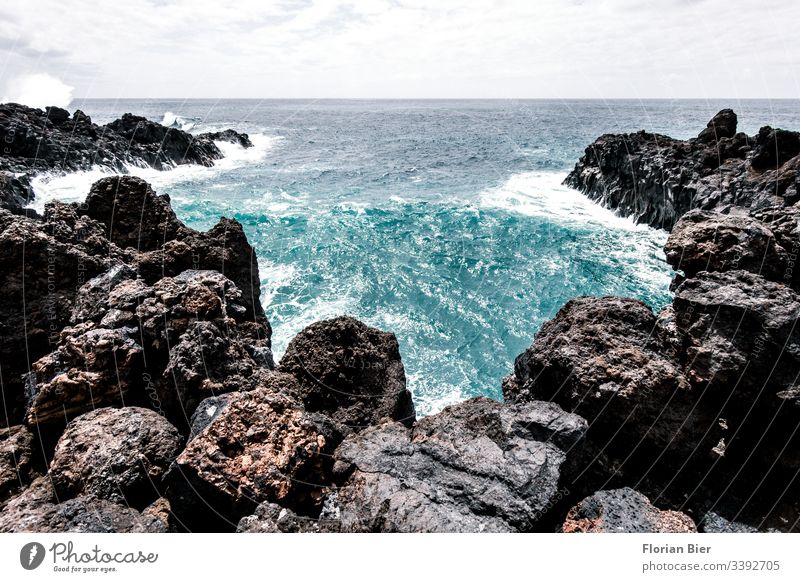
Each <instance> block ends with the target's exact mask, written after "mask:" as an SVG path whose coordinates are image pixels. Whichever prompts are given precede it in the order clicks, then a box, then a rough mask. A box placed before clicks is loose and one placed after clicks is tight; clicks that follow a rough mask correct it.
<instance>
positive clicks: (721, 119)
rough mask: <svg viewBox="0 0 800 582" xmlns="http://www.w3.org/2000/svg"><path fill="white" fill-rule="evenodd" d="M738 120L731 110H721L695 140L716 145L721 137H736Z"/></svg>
mask: <svg viewBox="0 0 800 582" xmlns="http://www.w3.org/2000/svg"><path fill="white" fill-rule="evenodd" d="M737 124H738V119H737V117H736V113H734V111H733V109H723V110H722V111H720V112H719V113H717V114H716V115H715V116H714V117H712V118H711V121H709V122H708V125H707V126H706V128H705V129H704V130H703V131H701V132H700V133H699V134H698V136H697V140H698V141H701V142H705V143H716V142H717V141H719V140H720V139H722V138H723V137H733V136H735V135H736V126H737Z"/></svg>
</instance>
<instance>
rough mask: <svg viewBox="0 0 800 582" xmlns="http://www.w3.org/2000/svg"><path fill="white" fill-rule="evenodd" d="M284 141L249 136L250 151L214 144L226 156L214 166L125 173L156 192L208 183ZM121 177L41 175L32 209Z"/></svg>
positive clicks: (104, 172) (34, 183)
mask: <svg viewBox="0 0 800 582" xmlns="http://www.w3.org/2000/svg"><path fill="white" fill-rule="evenodd" d="M282 139H283V138H282V137H279V136H268V135H263V134H254V135H252V136H250V140H251V141H252V142H253V147H251V148H243V147H241V146H240V145H237V144H232V143H228V142H215V143H216V144H217V146H218V147H219V148H220V150H221V151H222V153H223V155H224V156H225V157H223V158H222V159H220V160H217V161H216V163H215V164H214V165H213V166H211V167H206V166H199V165H194V164H185V165H181V166H176V167H175V168H172V169H170V170H156V169H154V168H149V167H148V168H141V167H138V166H128V167H127V168H126V172H125V173H127V174H130V175H132V176H138V177H140V178H143V179H144V180H147V181H148V182H149V183H150V184H151V185H152V186H153V187H154V188H155V189H156V190H159V189H163V188H166V187H169V186H171V185H173V184H180V183H185V182H193V181H197V180H207V179H210V178H213V177H215V176H217V175H219V174H221V173H224V172H229V171H231V170H234V169H236V168H240V167H242V166H245V165H248V164H252V163H255V162H258V161H260V160H262V159H264V158H265V157H266V155H267V153H268V152H269V151H270V150H271V149H272V148H273V147H274V146H275V144H277V143H278V142H279V141H280V140H282ZM118 174H120V172H118V171H116V170H113V169H110V168H103V167H96V168H94V169H92V170H86V171H81V172H71V173H69V174H40V175H39V176H36V177H35V178H34V179H33V180H31V187H32V188H33V191H34V193H35V194H36V197H35V199H34V200H33V202H32V203H31V204H30V205H29V206H30V208H33V209H35V210H37V211H38V212H42V211H43V210H44V205H45V204H46V203H47V202H50V201H51V200H60V201H62V202H80V201H82V200H83V199H84V198H85V197H86V194H88V192H89V188H90V187H91V185H92V184H93V183H95V182H96V181H97V180H99V179H101V178H105V177H107V176H113V175H118Z"/></svg>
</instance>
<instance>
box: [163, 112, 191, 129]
mask: <svg viewBox="0 0 800 582" xmlns="http://www.w3.org/2000/svg"><path fill="white" fill-rule="evenodd" d="M197 121H198V118H194V117H190V118H186V117H181V116H180V115H176V114H175V113H173V112H172V111H167V112H166V113H164V117H163V118H162V119H161V125H164V126H166V127H177V128H178V129H182V130H183V131H191V130H192V129H193V128H194V126H195V125H197Z"/></svg>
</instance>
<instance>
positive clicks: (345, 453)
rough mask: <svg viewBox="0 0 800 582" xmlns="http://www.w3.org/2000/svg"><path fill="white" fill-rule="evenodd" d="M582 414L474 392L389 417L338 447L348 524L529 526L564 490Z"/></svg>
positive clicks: (460, 528)
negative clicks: (425, 410)
mask: <svg viewBox="0 0 800 582" xmlns="http://www.w3.org/2000/svg"><path fill="white" fill-rule="evenodd" d="M585 430H586V422H585V421H584V420H583V419H582V418H580V417H578V416H576V415H573V414H568V413H565V412H564V411H562V410H561V409H560V408H559V407H558V406H556V405H555V404H552V403H544V402H533V403H529V404H522V405H504V404H502V403H499V402H495V401H492V400H488V399H486V398H476V399H473V400H468V401H466V402H463V403H461V404H457V405H454V406H450V407H448V408H446V409H445V410H443V411H442V412H440V413H439V414H435V415H433V416H428V417H425V418H423V419H421V420H420V421H418V422H417V423H416V424H415V425H414V428H413V429H408V428H406V427H405V426H403V424H401V423H399V422H388V421H387V422H385V423H384V424H382V425H379V426H376V427H371V428H368V429H366V430H364V431H362V432H361V433H359V434H355V435H351V436H350V437H348V438H347V439H346V440H345V441H344V442H343V443H342V444H341V445H340V446H339V448H338V449H337V450H336V454H335V458H336V470H337V473H339V474H340V475H341V474H344V475H347V479H346V481H345V482H344V484H343V485H342V486H341V487H339V489H338V490H337V492H336V504H335V505H336V512H335V514H336V515H337V516H338V519H339V522H340V524H341V528H342V530H344V531H380V532H501V531H504V532H509V531H530V530H532V529H535V528H536V527H537V524H538V522H539V521H540V520H541V519H542V518H543V517H544V515H545V514H546V513H547V512H548V511H549V510H550V509H552V508H553V507H554V505H555V503H557V501H558V500H559V499H560V497H561V496H562V492H561V491H560V490H559V479H560V475H561V469H562V467H563V466H564V465H565V464H566V463H568V462H569V461H570V459H571V457H572V456H573V455H574V454H575V451H576V449H577V448H579V443H580V441H581V438H582V437H583V434H584V432H585Z"/></svg>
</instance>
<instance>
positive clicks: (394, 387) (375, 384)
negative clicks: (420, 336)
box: [279, 317, 415, 431]
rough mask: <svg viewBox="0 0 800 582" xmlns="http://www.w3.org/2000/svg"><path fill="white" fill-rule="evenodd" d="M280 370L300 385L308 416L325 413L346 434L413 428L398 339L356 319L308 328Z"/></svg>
mask: <svg viewBox="0 0 800 582" xmlns="http://www.w3.org/2000/svg"><path fill="white" fill-rule="evenodd" d="M279 369H280V371H282V372H285V373H288V374H292V375H294V376H295V377H296V378H297V379H298V381H299V382H300V397H301V399H302V401H303V404H304V405H305V408H306V410H309V411H311V412H323V413H325V414H327V415H328V416H330V417H331V418H332V419H333V420H335V421H336V422H339V423H341V424H342V425H344V426H345V427H346V428H347V429H350V430H355V431H358V430H361V429H363V428H364V427H367V426H371V425H374V424H376V423H377V422H379V421H380V420H381V419H385V418H388V419H391V420H399V421H400V422H402V423H403V424H405V425H406V426H411V425H412V424H413V423H414V419H415V412H414V403H413V401H412V399H411V393H410V392H409V391H408V390H407V389H406V378H405V371H404V369H403V364H402V362H401V359H400V349H399V346H398V344H397V338H396V337H395V336H394V334H391V333H386V332H383V331H380V330H378V329H375V328H372V327H368V326H367V325H365V324H363V323H361V322H360V321H358V320H356V319H353V318H352V317H337V318H335V319H330V320H326V321H319V322H317V323H314V324H311V325H310V326H308V327H307V328H305V329H304V330H303V331H301V332H300V333H299V334H297V336H295V337H294V339H292V341H291V342H289V346H288V347H287V348H286V353H285V354H284V356H283V358H282V359H281V362H280V367H279Z"/></svg>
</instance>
